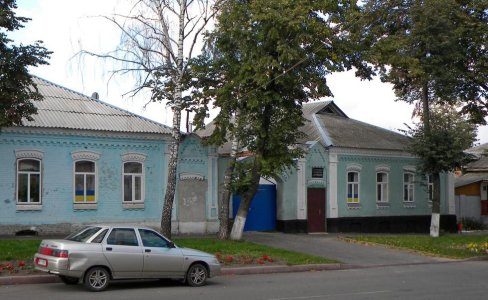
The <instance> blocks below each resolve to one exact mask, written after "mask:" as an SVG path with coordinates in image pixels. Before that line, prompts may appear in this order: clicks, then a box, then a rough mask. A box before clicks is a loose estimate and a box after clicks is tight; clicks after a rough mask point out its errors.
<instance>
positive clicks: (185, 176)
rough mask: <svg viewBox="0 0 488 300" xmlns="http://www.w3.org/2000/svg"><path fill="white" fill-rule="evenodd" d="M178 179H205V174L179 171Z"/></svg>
mask: <svg viewBox="0 0 488 300" xmlns="http://www.w3.org/2000/svg"><path fill="white" fill-rule="evenodd" d="M180 180H200V181H203V180H205V176H203V175H201V174H197V173H184V172H183V173H180Z"/></svg>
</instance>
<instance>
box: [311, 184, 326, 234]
mask: <svg viewBox="0 0 488 300" xmlns="http://www.w3.org/2000/svg"><path fill="white" fill-rule="evenodd" d="M307 218H308V232H325V189H317V188H313V189H312V188H310V189H308V190H307Z"/></svg>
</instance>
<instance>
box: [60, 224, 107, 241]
mask: <svg viewBox="0 0 488 300" xmlns="http://www.w3.org/2000/svg"><path fill="white" fill-rule="evenodd" d="M100 229H102V228H101V227H85V228H82V229H80V230H78V231H75V232H73V233H72V234H70V235H68V236H67V237H66V238H65V240H68V241H75V242H86V241H87V240H89V239H90V238H91V237H92V236H93V235H94V234H95V233H97V232H98V231H99V230H100Z"/></svg>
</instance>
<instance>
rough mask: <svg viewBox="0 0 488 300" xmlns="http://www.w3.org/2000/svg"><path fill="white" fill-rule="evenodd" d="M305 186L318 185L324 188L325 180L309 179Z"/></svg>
mask: <svg viewBox="0 0 488 300" xmlns="http://www.w3.org/2000/svg"><path fill="white" fill-rule="evenodd" d="M307 185H320V186H324V187H325V186H326V182H325V180H322V179H310V180H309V181H307Z"/></svg>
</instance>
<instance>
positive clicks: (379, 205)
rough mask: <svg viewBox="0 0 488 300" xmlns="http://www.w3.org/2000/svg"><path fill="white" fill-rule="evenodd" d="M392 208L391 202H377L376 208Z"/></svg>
mask: <svg viewBox="0 0 488 300" xmlns="http://www.w3.org/2000/svg"><path fill="white" fill-rule="evenodd" d="M388 208H390V203H389V202H376V209H388Z"/></svg>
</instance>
